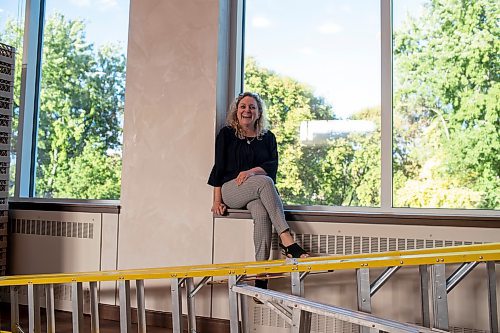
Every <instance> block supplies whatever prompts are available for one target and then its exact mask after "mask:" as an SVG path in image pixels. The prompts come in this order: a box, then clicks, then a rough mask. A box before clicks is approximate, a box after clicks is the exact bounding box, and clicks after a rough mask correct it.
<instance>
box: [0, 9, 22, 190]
mask: <svg viewBox="0 0 500 333" xmlns="http://www.w3.org/2000/svg"><path fill="white" fill-rule="evenodd" d="M25 3H26V1H25V0H17V1H6V2H2V4H0V42H1V43H4V44H7V45H9V46H13V47H14V48H15V49H16V64H15V73H14V101H13V105H12V110H13V114H12V136H11V141H10V147H11V148H10V171H9V179H10V180H9V195H10V196H13V195H14V181H15V171H16V150H15V149H16V144H17V124H18V120H19V96H20V91H21V67H22V66H21V64H22V58H23V35H24V16H25ZM2 66H3V65H2ZM5 66H7V65H6V64H5ZM4 163H5V164H4ZM7 163H8V162H4V161H1V162H0V177H1V175H2V174H3V172H4V171H5V172H7V171H8V170H9V167H8V165H7ZM2 179H3V178H2Z"/></svg>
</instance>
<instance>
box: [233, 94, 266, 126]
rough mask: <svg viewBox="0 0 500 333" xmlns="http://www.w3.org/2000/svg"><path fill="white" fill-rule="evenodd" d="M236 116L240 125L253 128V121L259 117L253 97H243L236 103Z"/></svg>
mask: <svg viewBox="0 0 500 333" xmlns="http://www.w3.org/2000/svg"><path fill="white" fill-rule="evenodd" d="M236 116H237V117H238V123H239V124H240V125H241V126H242V127H250V128H255V123H256V122H257V120H259V118H260V115H259V106H258V104H257V101H256V100H255V98H253V97H252V96H245V97H243V98H242V99H241V100H240V103H239V104H238V110H237V112H236Z"/></svg>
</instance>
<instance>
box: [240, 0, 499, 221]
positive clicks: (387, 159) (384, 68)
mask: <svg viewBox="0 0 500 333" xmlns="http://www.w3.org/2000/svg"><path fill="white" fill-rule="evenodd" d="M237 2H238V3H241V5H242V6H243V7H244V8H243V11H245V9H246V7H245V0H237ZM393 2H394V0H380V24H381V27H380V35H381V38H380V50H381V51H380V52H381V63H380V69H381V91H380V100H381V143H380V149H381V167H380V169H381V170H380V172H381V186H380V187H381V188H380V207H357V206H350V207H347V206H314V205H312V206H310V205H307V206H306V205H285V209H286V210H290V211H304V212H331V213H338V212H359V213H384V214H414V215H437V216H470V217H474V216H492V217H500V210H493V209H447V208H403V207H394V206H393V181H392V179H393V168H392V148H393V147H392V144H393V127H392V125H393V105H392V104H393V67H392V66H393V49H392V31H393V15H392V7H393ZM233 14H234V13H233ZM238 25H241V27H239V28H238V31H240V32H241V34H239V35H237V36H236V38H237V39H238V40H235V41H233V43H241V44H243V45H244V38H245V36H244V27H245V13H243V15H242V18H241V20H240V21H238ZM244 56H245V54H244V50H243V47H242V48H241V53H239V54H238V55H237V57H236V58H234V59H232V61H233V63H235V64H236V63H240V62H243V61H244ZM243 78H244V67H243V66H241V72H240V73H238V74H237V75H236V79H237V80H240V81H239V83H240V85H239V86H240V90H237V91H236V94H234V95H233V96H236V95H237V94H238V93H241V92H242V90H243V88H242V86H243V83H242V81H243Z"/></svg>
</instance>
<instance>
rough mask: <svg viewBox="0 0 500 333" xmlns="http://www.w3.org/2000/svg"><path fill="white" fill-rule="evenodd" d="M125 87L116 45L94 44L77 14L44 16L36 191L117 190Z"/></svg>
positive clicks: (88, 194)
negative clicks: (45, 17) (45, 18)
mask: <svg viewBox="0 0 500 333" xmlns="http://www.w3.org/2000/svg"><path fill="white" fill-rule="evenodd" d="M12 26H13V25H12V24H11V25H9V24H8V25H7V27H6V29H5V31H4V33H2V36H3V35H5V36H12V37H14V38H21V34H20V32H19V31H13V29H12ZM16 79H17V80H16V86H19V83H20V79H18V78H16ZM124 88H125V56H124V54H123V52H122V50H121V48H120V47H119V46H118V45H113V44H108V45H104V46H102V47H100V48H99V49H97V50H95V48H94V45H93V44H92V43H89V42H88V41H87V39H86V35H85V24H84V23H83V21H81V20H68V19H66V18H65V17H64V16H63V15H61V14H54V15H52V16H50V17H49V18H48V19H47V21H46V25H45V29H44V46H43V53H42V80H41V88H40V90H41V92H40V112H39V124H38V146H37V149H38V154H37V171H36V194H37V196H41V197H64V198H81V199H83V198H94V199H118V198H119V194H120V173H121V161H120V160H121V158H120V155H121V138H122V127H121V123H122V119H123V106H124V92H125V89H124ZM16 91H17V90H16ZM87 187H88V188H87Z"/></svg>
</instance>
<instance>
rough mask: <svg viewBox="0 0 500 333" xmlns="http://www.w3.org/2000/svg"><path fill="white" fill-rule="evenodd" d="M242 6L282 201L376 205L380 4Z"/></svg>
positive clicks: (262, 0) (249, 72)
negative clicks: (275, 153)
mask: <svg viewBox="0 0 500 333" xmlns="http://www.w3.org/2000/svg"><path fill="white" fill-rule="evenodd" d="M246 4H247V5H246V6H247V7H246V23H245V39H244V40H245V74H244V89H245V90H250V91H254V92H257V93H259V94H260V95H261V96H262V97H263V98H264V100H265V102H266V104H267V111H268V118H269V120H270V125H271V130H272V131H273V132H274V134H275V135H276V137H277V141H278V147H279V155H280V168H279V175H278V183H277V187H278V189H279V191H280V193H281V195H282V197H283V199H284V201H285V202H286V203H287V204H295V205H338V206H340V205H343V206H379V205H380V93H379V91H380V80H381V78H380V15H379V14H378V13H379V12H380V9H379V1H378V0H363V1H355V2H353V1H331V0H322V1H315V2H314V5H312V4H311V3H310V2H308V1H289V0H280V1H266V0H255V1H247V2H246Z"/></svg>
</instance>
